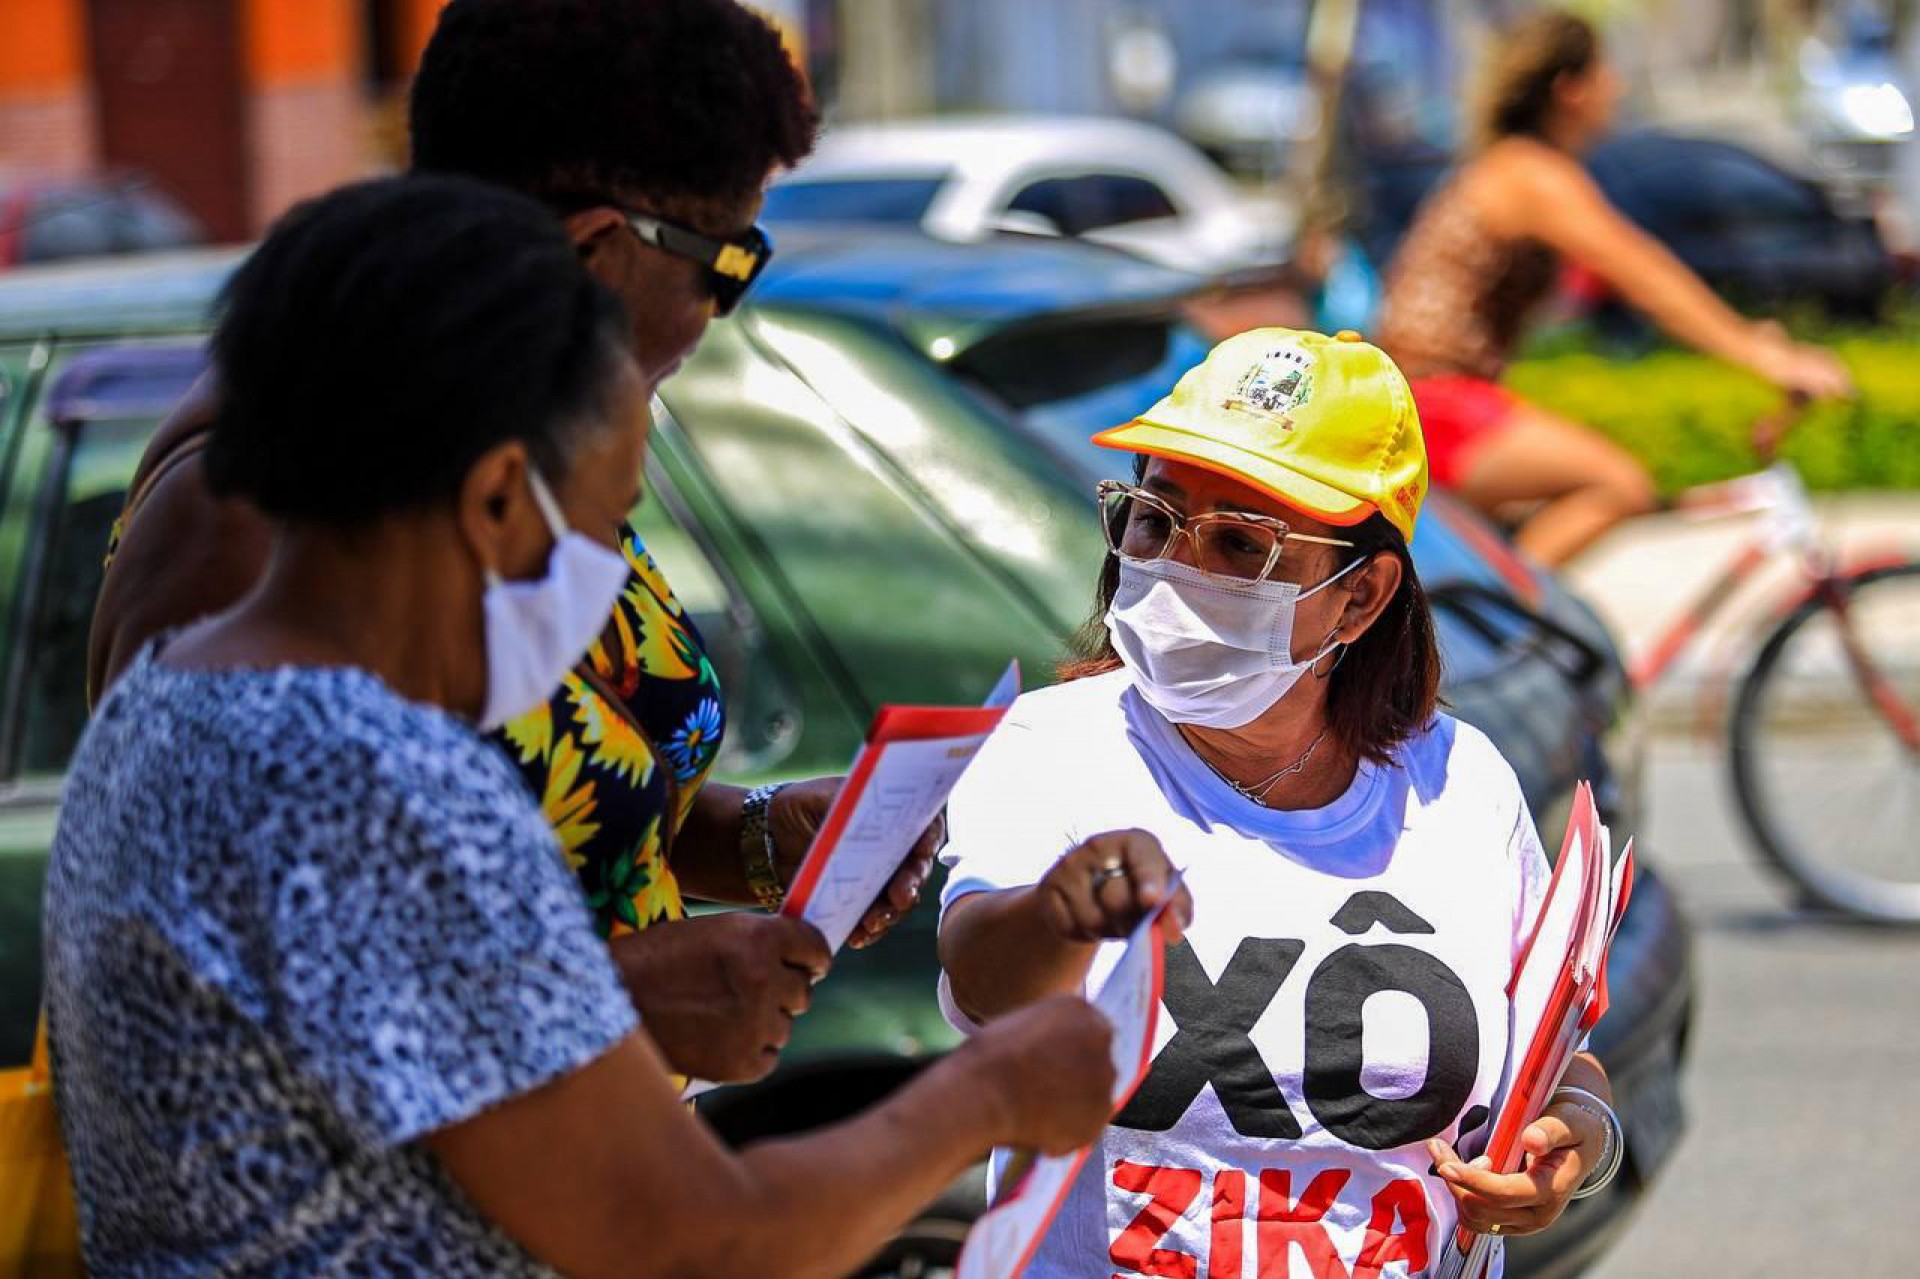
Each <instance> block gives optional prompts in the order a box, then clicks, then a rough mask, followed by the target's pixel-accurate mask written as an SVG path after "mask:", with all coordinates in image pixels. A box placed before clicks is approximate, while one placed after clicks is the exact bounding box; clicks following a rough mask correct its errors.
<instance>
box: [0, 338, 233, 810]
mask: <svg viewBox="0 0 1920 1279" xmlns="http://www.w3.org/2000/svg"><path fill="white" fill-rule="evenodd" d="M201 367H202V357H201V354H200V350H199V347H198V344H191V345H172V346H153V345H144V346H142V345H129V346H125V347H118V348H111V347H110V348H105V349H101V350H97V351H93V352H86V353H83V354H81V355H79V356H78V357H76V358H75V359H73V360H71V361H69V362H68V363H67V364H66V367H65V368H64V369H62V370H61V371H60V372H59V374H58V375H57V376H56V377H55V379H54V381H53V384H52V388H51V390H50V391H49V393H48V395H47V403H46V406H45V408H44V409H43V410H42V411H40V412H39V413H38V414H36V416H35V419H34V421H33V422H32V423H31V424H29V426H28V428H27V429H28V430H29V431H31V432H34V433H36V434H37V435H39V436H40V437H41V438H42V439H43V440H45V441H46V446H45V450H44V459H45V460H44V462H43V463H42V464H41V465H40V468H39V471H38V476H39V478H38V492H37V496H36V498H35V506H34V508H33V528H32V531H31V533H30V534H29V536H28V544H27V549H26V554H25V556H24V558H23V560H22V561H21V568H20V571H19V575H18V580H17V581H16V583H15V584H14V591H13V596H14V599H13V607H14V610H15V611H14V618H15V626H16V627H17V630H16V632H15V641H14V644H13V646H12V651H11V652H10V653H9V654H8V655H7V656H8V660H7V664H6V675H7V706H8V710H9V713H8V716H7V735H6V740H5V747H6V751H5V758H6V762H7V765H8V767H7V769H6V773H7V775H8V776H12V777H18V776H35V775H42V776H44V775H49V774H57V773H59V772H60V771H62V770H63V769H65V767H66V765H67V761H68V759H69V758H70V757H71V755H72V754H73V749H74V747H75V745H76V744H78V742H79V739H80V733H81V730H82V729H84V728H85V727H86V722H87V714H88V710H87V691H86V658H87V632H88V630H89V628H90V626H91V624H92V620H93V605H94V600H95V598H96V597H97V596H98V595H99V593H100V582H101V579H102V578H103V576H104V575H105V572H106V568H105V559H104V557H105V553H106V549H107V541H108V538H109V536H110V535H111V533H112V530H113V524H114V521H115V520H117V519H118V518H119V517H120V512H121V510H122V509H123V508H124V507H125V505H126V498H127V490H128V487H129V485H130V484H131V483H132V480H133V474H134V471H135V469H136V468H137V467H138V466H139V464H140V457H141V455H142V453H144V452H145V450H146V446H147V441H148V440H149V439H151V438H152V436H153V432H154V430H155V428H156V427H158V425H159V423H160V420H161V419H162V418H163V417H164V416H165V415H166V413H167V412H168V411H169V410H170V409H171V408H172V406H173V405H174V404H175V403H177V402H178V400H179V398H180V397H181V396H182V395H184V394H185V393H186V390H187V388H188V387H190V386H191V385H192V383H193V379H194V378H195V377H197V376H198V375H199V371H200V369H201ZM30 452H31V454H33V455H35V456H38V455H39V454H40V453H41V450H39V449H34V450H31V451H30ZM29 460H31V458H30V459H29ZM22 478H23V481H24V480H25V479H26V477H24V476H23V477H22Z"/></svg>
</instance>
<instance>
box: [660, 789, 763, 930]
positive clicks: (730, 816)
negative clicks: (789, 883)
mask: <svg viewBox="0 0 1920 1279" xmlns="http://www.w3.org/2000/svg"><path fill="white" fill-rule="evenodd" d="M746 798H747V792H746V789H745V788H744V787H740V786H727V785H724V784H722V783H719V782H709V783H708V784H707V785H706V786H703V787H702V788H701V789H700V793H699V794H698V795H696V796H695V797H694V801H693V807H692V809H691V810H690V811H689V812H688V813H687V820H686V824H685V825H683V826H682V827H681V828H680V831H679V833H678V834H677V835H676V836H675V838H674V842H673V874H674V877H675V878H676V879H678V880H679V881H680V890H681V891H682V892H684V893H685V894H686V895H687V896H689V897H697V898H699V899H700V900H702V901H709V902H723V903H726V904H728V905H735V906H751V905H753V904H754V897H753V890H752V889H751V888H749V887H748V886H747V872H746V867H745V865H744V863H743V861H742V859H741V852H740V825H741V807H742V805H743V804H744V803H745V801H746Z"/></svg>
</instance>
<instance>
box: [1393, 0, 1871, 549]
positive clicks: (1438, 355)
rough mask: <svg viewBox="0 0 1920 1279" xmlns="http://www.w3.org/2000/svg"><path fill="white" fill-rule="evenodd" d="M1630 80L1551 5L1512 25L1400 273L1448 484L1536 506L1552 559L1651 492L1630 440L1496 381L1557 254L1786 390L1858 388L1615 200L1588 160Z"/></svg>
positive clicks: (1439, 477)
mask: <svg viewBox="0 0 1920 1279" xmlns="http://www.w3.org/2000/svg"><path fill="white" fill-rule="evenodd" d="M1620 92H1621V84H1620V80H1619V77H1618V75H1617V74H1616V73H1615V72H1614V70H1613V67H1612V65H1611V64H1610V63H1609V62H1608V61H1607V60H1606V57H1605V54H1604V51H1603V50H1602V48H1601V46H1600V43H1599V39H1598V37H1597V35H1596V34H1595V32H1594V29H1593V28H1592V27H1591V26H1590V25H1589V24H1588V23H1586V22H1585V21H1584V20H1582V19H1580V18H1576V17H1573V16H1571V15H1568V14H1564V13H1558V12H1552V11H1548V12H1543V13H1538V14H1534V15H1532V16H1530V17H1529V18H1527V19H1525V20H1524V21H1522V22H1521V23H1519V24H1518V25H1517V26H1516V27H1514V28H1513V30H1512V31H1511V33H1510V34H1509V35H1508V36H1507V37H1506V38H1505V40H1504V41H1503V42H1502V44H1501V46H1500V48H1499V49H1498V50H1497V51H1496V52H1495V54H1494V63H1493V68H1492V74H1491V76H1490V77H1489V81H1488V88H1487V92H1486V96H1485V99H1484V102H1483V104H1482V106H1481V108H1480V113H1479V121H1478V139H1477V142H1478V145H1477V147H1476V149H1475V151H1474V153H1473V155H1472V157H1471V158H1470V159H1469V160H1468V161H1467V162H1466V163H1465V164H1464V165H1463V166H1462V167H1461V169H1460V170H1459V172H1458V173H1457V174H1455V175H1454V176H1453V178H1451V179H1450V180H1449V181H1448V182H1447V183H1446V184H1445V185H1444V186H1443V187H1442V188H1441V189H1440V190H1439V191H1437V192H1436V193H1435V194H1434V195H1433V196H1431V197H1430V198H1429V199H1428V201H1427V203H1426V205H1425V206H1423V207H1422V209H1421V212H1420V215H1419V216H1418V217H1417V218H1416V219H1415V221H1414V225H1413V227H1412V229H1411V230H1410V231H1409V232H1408V234H1407V237H1406V240H1405V242H1404V244H1403V245H1402V247H1401V249H1400V251H1399V254H1398V256H1397V257H1396V258H1395V261H1394V263H1393V267H1392V270H1391V272H1390V273H1389V278H1388V282H1387V296H1386V316H1385V322H1384V324H1383V327H1382V330H1381V334H1380V338H1381V344H1382V345H1383V346H1384V347H1385V348H1386V349H1387V350H1388V351H1389V352H1390V353H1391V354H1392V355H1393V356H1394V358H1395V360H1396V361H1397V362H1398V363H1399V364H1400V366H1401V368H1402V369H1403V370H1405V372H1406V374H1407V376H1408V378H1409V379H1410V380H1411V381H1412V383H1413V389H1414V396H1415V399H1416V400H1417V401H1418V402H1419V408H1420V417H1421V423H1422V426H1423V427H1424V429H1425V433H1426V437H1427V445H1428V452H1429V455H1430V457H1431V460H1432V466H1433V474H1434V480H1435V482H1437V483H1439V484H1442V485H1445V486H1447V487H1449V488H1451V489H1453V490H1454V491H1455V492H1457V493H1459V494H1460V495H1461V496H1463V497H1464V498H1466V499H1467V500H1468V501H1469V502H1471V503H1473V504H1474V505H1475V506H1478V507H1480V508H1481V509H1483V510H1486V511H1489V512H1499V511H1502V510H1508V509H1512V508H1515V507H1520V506H1526V505H1534V506H1535V509H1534V510H1533V512H1532V514H1531V515H1530V516H1529V517H1528V518H1527V519H1526V521H1525V523H1524V524H1522V525H1521V527H1520V530H1519V533H1518V535H1517V538H1518V541H1519V544H1520V546H1521V548H1522V549H1523V550H1525V551H1527V552H1529V553H1530V554H1531V555H1533V556H1534V557H1535V558H1537V559H1539V560H1541V561H1542V562H1544V563H1547V564H1560V563H1564V562H1565V561H1566V560H1568V559H1570V558H1572V557H1573V556H1574V555H1576V554H1577V553H1578V552H1579V551H1581V550H1582V549H1584V548H1585V547H1586V546H1587V545H1589V544H1590V543H1591V542H1592V541H1593V540H1594V539H1595V538H1597V537H1599V536H1600V535H1601V534H1602V533H1604V532H1605V531H1606V530H1607V529H1609V528H1611V527H1612V526H1613V525H1615V524H1617V523H1619V522H1620V521H1621V520H1623V519H1626V518H1629V517H1631V516H1633V515H1637V514H1641V513H1643V512H1645V511H1647V510H1649V509H1651V508H1652V506H1653V503H1654V491H1653V484H1652V481H1651V479H1650V478H1649V476H1648V475H1647V473H1646V470H1645V468H1643V467H1642V466H1641V465H1640V463H1639V462H1637V461H1636V460H1635V459H1634V458H1632V457H1631V456H1629V455H1628V454H1627V453H1626V452H1625V451H1624V450H1622V449H1620V448H1619V447H1618V446H1616V445H1614V444H1613V443H1612V442H1610V441H1608V440H1607V439H1605V438H1604V437H1602V436H1601V435H1599V434H1598V433H1597V432H1595V431H1593V430H1591V429H1590V428H1588V427H1585V426H1581V425H1579V424H1578V423H1575V422H1570V421H1568V420H1567V419H1565V418H1562V417H1560V416H1558V415H1556V414H1553V413H1549V412H1547V411H1546V410H1544V409H1541V408H1539V407H1537V406H1535V405H1532V404H1529V403H1527V402H1526V401H1524V400H1522V399H1520V398H1519V397H1517V396H1515V395H1513V394H1512V393H1511V392H1509V391H1506V390H1505V389H1503V388H1502V387H1500V386H1499V385H1498V379H1499V377H1500V375H1501V373H1502V372H1503V371H1504V369H1505V367H1506V363H1507V361H1508V359H1509V358H1510V357H1511V355H1512V352H1513V350H1514V347H1515V346H1516V345H1517V344H1518V342H1519V340H1520V338H1521V337H1522V336H1523V335H1524V332H1525V327H1526V322H1527V320H1528V319H1529V317H1530V316H1531V315H1532V314H1533V312H1534V310H1535V309H1536V307H1537V306H1538V305H1539V303H1541V302H1542V301H1544V300H1545V299H1546V298H1547V297H1548V296H1549V294H1550V293H1551V292H1552V291H1553V286H1554V283H1555V279H1556V277H1557V274H1558V268H1559V266H1560V265H1562V264H1577V265H1579V266H1581V267H1583V268H1585V269H1586V270H1587V271H1590V272H1591V273H1593V274H1594V275H1596V276H1598V277H1599V278H1600V279H1601V280H1602V281H1604V282H1605V283H1606V284H1607V285H1608V286H1610V287H1611V288H1612V289H1613V290H1614V291H1616V292H1617V293H1619V294H1620V295H1621V296H1622V297H1624V298H1625V299H1626V300H1627V301H1628V302H1629V303H1631V304H1632V305H1633V306H1635V307H1636V308H1638V309H1639V310H1640V311H1642V312H1644V313H1645V314H1646V315H1647V316H1648V318H1650V319H1651V320H1653V321H1654V322H1655V323H1656V324H1658V325H1659V326H1660V327H1661V328H1662V329H1664V330H1665V331H1666V332H1667V333H1668V334H1670V335H1671V336H1672V337H1674V338H1675V339H1676V340H1678V341H1681V342H1684V343H1686V344H1687V345H1689V346H1692V347H1695V348H1697V349H1699V350H1701V351H1703V352H1705V353H1707V354H1709V355H1714V356H1718V357H1719V358H1721V359H1724V360H1727V361H1730V362H1731V363H1734V364H1738V365H1740V366H1742V367H1744V368H1748V369H1751V370H1753V371H1754V372H1755V373H1757V374H1759V375H1760V376H1761V377H1764V378H1766V379H1767V380H1768V381H1770V382H1773V383H1775V384H1776V385H1778V386H1780V387H1782V388H1783V389H1786V390H1789V391H1793V392H1797V393H1800V394H1805V395H1811V396H1838V395H1845V394H1848V393H1849V392H1850V391H1851V389H1852V386H1851V382H1850V381H1849V379H1848V376H1847V372H1846V370H1845V368H1844V367H1842V365H1841V364H1840V361H1839V360H1838V359H1837V358H1836V357H1835V356H1834V355H1833V354H1832V353H1831V352H1829V351H1826V350H1824V349H1822V348H1819V347H1811V346H1804V345H1801V344H1798V343H1795V342H1793V341H1792V340H1790V339H1789V338H1788V337H1787V336H1786V335H1785V334H1784V333H1783V332H1782V331H1781V330H1780V329H1779V328H1778V327H1777V326H1776V325H1773V324H1771V323H1765V322H1759V323H1756V322H1754V321H1751V320H1748V319H1746V318H1745V317H1743V316H1741V315H1740V314H1739V313H1738V312H1736V311H1734V310H1733V309H1732V308H1731V307H1729V306H1728V305H1726V303H1724V302H1722V301H1721V300H1720V299H1719V298H1718V297H1716V296H1715V295H1714V293H1713V292H1712V290H1710V289H1709V288H1708V287H1707V286H1706V285H1705V284H1704V283H1702V282H1701V280H1700V278H1699V277H1698V276H1696V275H1694V274H1693V272H1691V271H1690V270H1688V269H1687V267H1686V266H1685V265H1684V264H1682V263H1681V262H1680V260H1679V259H1678V258H1676V257H1674V256H1673V254H1671V253H1670V252H1668V251H1667V249H1666V248H1665V247H1664V246H1663V245H1661V244H1660V243H1659V241H1657V240H1655V239H1653V238H1652V237H1651V236H1649V235H1648V234H1647V233H1646V232H1644V231H1642V230H1640V228H1638V227H1637V226H1635V225H1634V224H1633V223H1632V222H1631V221H1629V220H1628V219H1627V218H1626V217H1625V216H1623V215H1622V214H1621V213H1620V212H1619V211H1618V210H1617V209H1615V208H1614V207H1613V206H1612V205H1611V204H1609V203H1608V202H1607V199H1606V197H1605V195H1603V194H1602V193H1601V191H1600V189H1599V187H1598V186H1597V185H1596V184H1595V183H1594V181H1593V179H1592V178H1591V177H1589V176H1588V175H1587V172H1586V170H1585V169H1584V168H1583V167H1582V166H1581V164H1580V162H1579V158H1578V157H1579V156H1580V155H1581V154H1582V153H1583V152H1584V151H1585V150H1586V149H1587V148H1588V147H1589V146H1591V145H1592V144H1593V143H1594V142H1595V141H1597V140H1598V139H1599V138H1600V137H1601V136H1602V135H1604V134H1605V132H1606V131H1607V128H1608V127H1609V125H1610V124H1611V123H1612V119H1613V114H1614V108H1615V106H1616V105H1617V103H1618V101H1619V98H1620Z"/></svg>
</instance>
